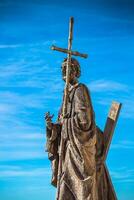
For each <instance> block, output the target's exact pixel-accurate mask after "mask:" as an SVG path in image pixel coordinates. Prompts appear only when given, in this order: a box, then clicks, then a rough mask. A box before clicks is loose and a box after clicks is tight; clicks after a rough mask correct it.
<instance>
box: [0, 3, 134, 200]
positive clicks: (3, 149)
mask: <svg viewBox="0 0 134 200" xmlns="http://www.w3.org/2000/svg"><path fill="white" fill-rule="evenodd" d="M133 8H134V3H133V1H131V0H128V1H125V0H122V1H120V0H117V1H112V0H110V1H108V2H107V1H104V0H103V1H99V0H98V1H97V0H95V1H94V2H92V1H90V0H89V1H82V0H79V2H77V1H76V0H74V1H73V2H71V0H68V1H60V0H59V1H48V0H46V1H45V0H44V1H42V0H38V1H37V0H27V1H26V0H23V1H21V0H16V1H15V0H12V1H11V0H5V1H2V0H1V1H0V29H1V31H0V121H1V123H0V199H1V200H9V199H14V200H28V199H32V200H37V199H38V200H44V199H45V200H53V199H54V197H55V189H54V188H53V187H52V186H51V185H50V177H51V168H50V162H49V161H48V159H47V154H46V153H45V151H44V144H45V141H46V139H45V125H44V119H43V118H44V117H43V116H44V113H45V112H47V111H48V110H49V111H50V112H51V113H54V114H55V117H54V120H56V115H57V112H58V109H59V107H60V103H61V99H62V92H63V86H64V85H63V83H62V80H61V71H60V70H61V67H60V66H61V62H62V60H63V59H64V58H65V55H64V54H62V53H58V52H52V51H51V50H50V46H51V45H52V44H55V45H57V46H60V47H67V42H68V41H67V40H68V23H69V17H70V16H73V17H74V19H75V23H74V38H73V49H74V50H78V51H80V52H82V53H87V54H89V58H88V59H82V58H79V62H80V64H81V70H82V76H81V78H80V81H81V82H83V83H85V84H86V85H88V87H89V89H90V92H91V97H92V101H93V106H94V110H95V113H96V123H97V124H98V125H99V126H100V127H101V129H102V130H103V128H104V125H105V121H106V117H107V114H108V111H109V108H110V105H111V102H112V100H116V101H119V102H122V103H123V107H122V111H121V114H120V118H119V120H118V124H117V127H116V131H115V133H114V137H113V140H112V145H111V148H110V151H109V154H108V159H107V165H108V168H109V171H110V174H111V177H112V181H113V183H114V187H115V190H116V193H117V195H118V198H119V200H133V199H134V191H133V188H134V156H133V155H134V134H133V129H134V125H133V120H134V88H133V84H134V77H133V73H134V68H133V65H134V60H133V58H134V14H133Z"/></svg>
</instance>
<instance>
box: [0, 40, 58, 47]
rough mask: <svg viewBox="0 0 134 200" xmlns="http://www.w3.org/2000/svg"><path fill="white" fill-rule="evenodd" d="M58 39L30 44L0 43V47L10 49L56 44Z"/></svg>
mask: <svg viewBox="0 0 134 200" xmlns="http://www.w3.org/2000/svg"><path fill="white" fill-rule="evenodd" d="M56 43H57V42H56V40H46V41H43V42H36V43H28V44H0V49H8V48H11V49H12V48H13V49H14V48H21V47H38V46H46V45H52V44H56Z"/></svg>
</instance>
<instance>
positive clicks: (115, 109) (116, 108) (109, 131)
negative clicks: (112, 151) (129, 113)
mask: <svg viewBox="0 0 134 200" xmlns="http://www.w3.org/2000/svg"><path fill="white" fill-rule="evenodd" d="M121 106H122V104H121V103H117V102H113V103H112V106H111V109H110V112H109V114H108V117H107V121H106V125H105V128H104V132H103V134H104V135H103V136H104V151H103V157H102V163H103V164H102V166H101V172H100V181H101V175H102V169H103V165H104V167H105V170H106V172H107V175H108V178H109V182H110V185H111V189H112V192H113V195H114V199H117V196H116V193H115V190H114V187H113V184H112V181H111V178H110V175H109V172H108V169H107V166H106V164H105V161H106V158H107V154H108V150H109V147H110V143H111V140H112V136H113V133H114V129H115V126H116V123H117V120H118V117H119V113H120V109H121Z"/></svg>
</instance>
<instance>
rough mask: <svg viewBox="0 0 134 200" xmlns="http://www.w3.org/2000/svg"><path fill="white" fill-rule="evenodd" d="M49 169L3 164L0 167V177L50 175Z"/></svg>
mask: <svg viewBox="0 0 134 200" xmlns="http://www.w3.org/2000/svg"><path fill="white" fill-rule="evenodd" d="M50 175H51V171H50V169H49V168H45V167H44V168H36V169H31V168H30V169H25V168H23V167H21V166H11V165H10V166H8V165H4V166H1V167H0V178H7V177H8V178H9V177H29V176H31V177H39V176H50Z"/></svg>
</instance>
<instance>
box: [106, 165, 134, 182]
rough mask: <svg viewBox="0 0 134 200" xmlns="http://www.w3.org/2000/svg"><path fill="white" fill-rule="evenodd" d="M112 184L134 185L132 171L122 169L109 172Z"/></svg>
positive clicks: (133, 172) (133, 173)
mask: <svg viewBox="0 0 134 200" xmlns="http://www.w3.org/2000/svg"><path fill="white" fill-rule="evenodd" d="M110 174H111V176H112V178H113V180H114V182H120V183H134V169H128V168H126V167H122V168H120V169H118V170H116V171H112V170H111V171H110Z"/></svg>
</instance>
